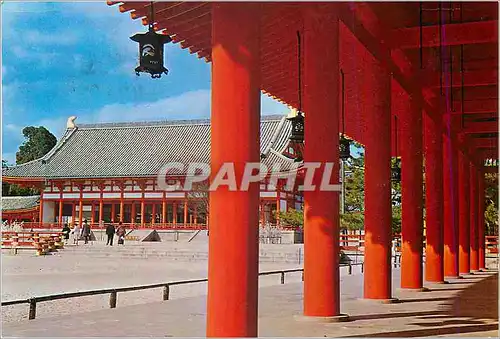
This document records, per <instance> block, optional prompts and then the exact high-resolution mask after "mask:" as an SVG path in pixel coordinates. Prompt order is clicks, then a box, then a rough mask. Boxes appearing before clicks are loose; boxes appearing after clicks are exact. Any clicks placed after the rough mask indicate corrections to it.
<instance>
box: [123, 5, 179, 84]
mask: <svg viewBox="0 0 500 339" xmlns="http://www.w3.org/2000/svg"><path fill="white" fill-rule="evenodd" d="M153 23H154V7H153V2H151V14H150V18H149V29H148V31H147V32H146V33H137V34H135V35H134V36H131V37H130V39H131V40H133V41H135V42H138V43H139V66H137V67H136V69H135V74H137V75H139V74H140V73H141V72H144V73H149V74H151V78H161V75H162V74H165V75H167V74H168V69H166V68H165V67H164V66H163V48H164V45H165V44H166V43H168V42H170V41H172V38H171V37H170V36H169V35H165V34H159V33H156V32H155V30H154V27H153Z"/></svg>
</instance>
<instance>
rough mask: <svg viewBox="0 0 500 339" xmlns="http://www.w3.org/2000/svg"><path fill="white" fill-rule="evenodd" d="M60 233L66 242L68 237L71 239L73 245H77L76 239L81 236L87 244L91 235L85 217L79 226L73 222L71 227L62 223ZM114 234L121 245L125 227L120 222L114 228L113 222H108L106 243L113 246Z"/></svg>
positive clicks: (68, 239)
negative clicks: (116, 227)
mask: <svg viewBox="0 0 500 339" xmlns="http://www.w3.org/2000/svg"><path fill="white" fill-rule="evenodd" d="M62 233H63V237H64V242H65V243H66V244H67V243H68V242H69V241H70V237H71V238H72V239H73V244H74V245H78V241H79V240H80V239H81V238H83V239H84V241H85V244H87V243H88V242H89V240H90V235H91V231H90V225H89V224H88V222H87V220H86V219H84V220H83V224H82V226H81V227H80V225H78V223H75V224H73V228H70V227H69V225H68V224H67V223H66V224H64V227H63V229H62ZM115 234H116V236H117V237H118V244H119V245H123V244H124V243H125V234H126V230H125V227H124V226H123V225H122V223H121V222H120V223H119V224H118V229H115V226H114V225H113V224H108V225H107V226H106V235H107V236H108V240H107V242H106V245H110V246H113V237H114V235H115Z"/></svg>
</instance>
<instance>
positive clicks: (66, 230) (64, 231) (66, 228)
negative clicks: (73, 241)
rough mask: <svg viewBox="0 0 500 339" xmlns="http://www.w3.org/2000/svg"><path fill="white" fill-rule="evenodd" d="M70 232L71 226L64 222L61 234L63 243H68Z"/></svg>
mask: <svg viewBox="0 0 500 339" xmlns="http://www.w3.org/2000/svg"><path fill="white" fill-rule="evenodd" d="M70 233H71V228H69V226H68V224H67V223H65V224H64V227H63V229H62V234H63V237H64V243H65V244H68V240H69V234H70Z"/></svg>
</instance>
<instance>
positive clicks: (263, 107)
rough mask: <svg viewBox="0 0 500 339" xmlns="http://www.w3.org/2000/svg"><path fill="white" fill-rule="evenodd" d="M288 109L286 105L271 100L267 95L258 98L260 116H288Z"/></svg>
mask: <svg viewBox="0 0 500 339" xmlns="http://www.w3.org/2000/svg"><path fill="white" fill-rule="evenodd" d="M289 110H290V109H289V108H288V106H287V105H284V104H282V103H281V102H279V101H277V100H274V99H272V98H271V97H269V96H268V95H265V94H261V96H260V112H261V114H262V115H271V114H283V115H286V114H288V111H289Z"/></svg>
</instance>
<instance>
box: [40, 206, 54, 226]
mask: <svg viewBox="0 0 500 339" xmlns="http://www.w3.org/2000/svg"><path fill="white" fill-rule="evenodd" d="M55 206H56V203H55V202H54V201H43V220H42V222H55V220H54V209H55Z"/></svg>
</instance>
